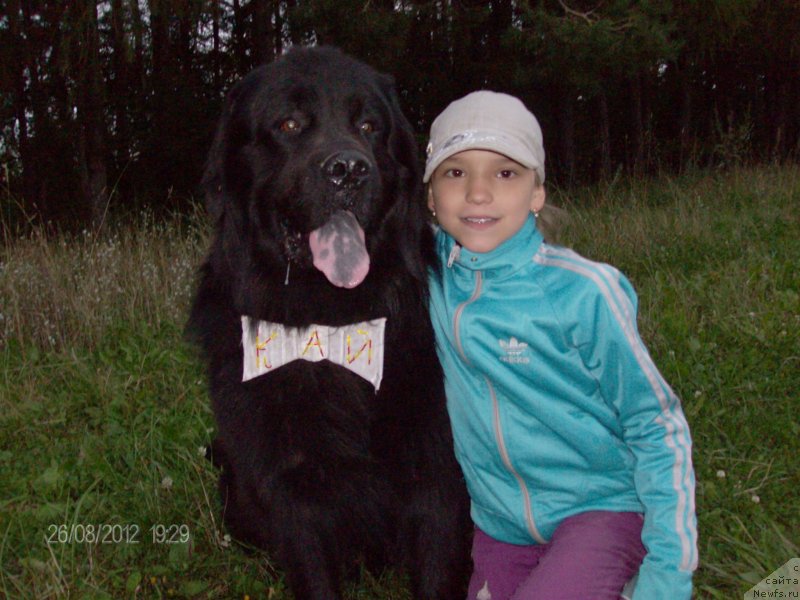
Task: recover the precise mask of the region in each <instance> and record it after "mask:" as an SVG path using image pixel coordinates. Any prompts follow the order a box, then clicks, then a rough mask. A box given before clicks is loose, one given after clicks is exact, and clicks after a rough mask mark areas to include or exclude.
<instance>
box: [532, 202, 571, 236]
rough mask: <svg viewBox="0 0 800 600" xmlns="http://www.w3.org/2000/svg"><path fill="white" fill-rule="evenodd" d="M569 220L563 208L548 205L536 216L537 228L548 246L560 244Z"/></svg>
mask: <svg viewBox="0 0 800 600" xmlns="http://www.w3.org/2000/svg"><path fill="white" fill-rule="evenodd" d="M568 220H569V214H568V213H567V211H566V210H564V209H563V208H559V207H558V206H555V205H554V204H547V203H545V205H544V206H543V207H542V209H541V210H540V211H539V212H538V214H537V215H536V228H537V229H538V230H539V231H540V232H541V234H542V236H543V237H544V241H545V242H547V243H548V244H558V243H559V241H560V233H561V230H562V229H563V228H564V226H565V225H566V223H567V221H568Z"/></svg>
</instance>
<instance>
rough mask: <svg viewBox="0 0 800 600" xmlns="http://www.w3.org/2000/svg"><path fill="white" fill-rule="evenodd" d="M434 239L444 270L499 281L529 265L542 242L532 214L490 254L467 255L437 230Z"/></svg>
mask: <svg viewBox="0 0 800 600" xmlns="http://www.w3.org/2000/svg"><path fill="white" fill-rule="evenodd" d="M436 236H437V242H438V244H437V246H438V249H439V257H440V258H441V259H442V261H443V262H444V265H443V267H444V268H445V269H447V268H457V269H467V270H469V271H482V272H484V274H485V275H486V276H488V277H503V276H504V275H507V274H511V273H514V272H516V271H518V270H519V269H521V268H522V267H523V266H525V265H526V264H528V263H530V261H531V259H532V258H533V255H534V254H536V252H537V250H538V249H539V246H541V244H542V241H543V239H542V234H541V233H539V230H538V229H537V228H536V219H535V218H534V216H533V214H531V215H529V216H528V218H527V220H526V221H525V224H524V225H523V226H522V228H521V229H520V230H519V231H518V232H517V233H515V234H514V235H513V236H511V237H510V238H509V239H507V240H506V241H505V242H503V243H502V244H500V245H499V246H498V247H497V248H495V249H494V250H492V251H490V252H470V251H469V250H467V249H466V248H464V247H462V246H461V245H460V244H458V243H457V242H456V241H455V240H454V239H453V238H452V237H451V236H450V234H448V233H446V232H445V231H444V230H443V229H441V228H439V229H438V231H437V233H436Z"/></svg>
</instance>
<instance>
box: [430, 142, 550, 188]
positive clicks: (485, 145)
mask: <svg viewBox="0 0 800 600" xmlns="http://www.w3.org/2000/svg"><path fill="white" fill-rule="evenodd" d="M465 150H489V151H490V152H497V153H498V154H502V155H503V156H507V157H508V158H510V159H511V160H513V161H516V162H518V163H519V164H521V165H522V166H523V167H526V168H528V169H533V170H534V171H536V172H537V173H538V174H539V179H540V180H542V181H544V176H543V173H542V166H541V165H540V164H539V163H538V161H536V160H535V159H534V158H533V156H532V152H531V151H530V150H528V149H527V148H525V147H524V146H522V145H521V144H519V143H511V142H509V141H508V140H506V139H503V138H502V137H501V136H498V135H496V134H494V133H492V132H478V133H472V134H470V135H469V136H468V137H466V138H465V139H463V140H460V141H458V142H456V143H453V144H450V145H446V146H445V147H444V148H441V149H440V150H439V151H438V152H436V153H434V154H432V155H431V157H430V158H429V159H428V161H427V163H426V164H425V174H424V175H423V177H422V181H423V183H428V181H430V178H431V175H433V173H434V171H436V169H437V168H438V167H439V165H441V164H442V163H443V162H444V161H446V160H447V159H448V158H450V157H451V156H453V155H454V154H458V153H459V152H464V151H465Z"/></svg>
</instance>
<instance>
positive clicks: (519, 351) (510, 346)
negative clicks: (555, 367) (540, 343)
mask: <svg viewBox="0 0 800 600" xmlns="http://www.w3.org/2000/svg"><path fill="white" fill-rule="evenodd" d="M498 341H499V343H500V347H501V348H502V349H503V352H505V354H504V355H503V356H501V357H500V360H502V361H503V362H506V363H510V364H528V363H529V362H531V359H530V357H528V356H523V354H524V353H525V351H526V350H527V349H528V344H526V343H525V342H520V341H519V340H518V339H517V338H515V337H512V338H511V339H510V340H508V341H505V340H498Z"/></svg>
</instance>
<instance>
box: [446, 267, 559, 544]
mask: <svg viewBox="0 0 800 600" xmlns="http://www.w3.org/2000/svg"><path fill="white" fill-rule="evenodd" d="M448 266H449V265H448ZM482 287H483V274H482V273H481V272H480V271H476V272H475V290H474V291H473V292H472V296H470V297H469V299H468V300H467V301H466V302H462V303H461V304H460V305H459V306H458V307H457V308H456V312H455V315H454V316H453V333H454V337H455V343H456V349H457V350H458V353H459V354H460V355H461V358H462V360H463V361H464V362H465V363H467V364H471V363H470V360H469V359H468V358H467V355H466V354H465V353H464V347H463V346H462V344H461V315H462V314H463V313H464V309H465V308H466V307H467V305H469V304H472V303H473V302H475V300H477V299H478V298H479V297H480V295H481V289H482ZM483 379H484V380H485V381H486V385H487V386H488V388H489V395H490V396H491V398H492V410H493V421H494V436H495V442H496V443H497V448H498V450H499V452H500V459H501V460H502V461H503V465H504V466H505V467H506V469H508V472H509V473H511V475H513V477H514V479H516V480H517V484H518V485H519V487H520V490H521V491H522V501H523V504H524V506H525V525H526V526H527V528H528V533H530V535H531V537H532V538H533V539H534V540H536V542H537V543H539V544H545V543H547V540H545V539H544V538H543V537H542V535H541V534H540V533H539V529H538V528H537V527H536V522H535V521H534V519H533V508H532V505H531V495H530V492H529V491H528V486H527V485H526V484H525V481H524V480H523V479H522V477H521V476H520V474H519V473H518V472H517V470H516V469H515V468H514V465H512V464H511V458H510V456H509V455H508V448H506V442H505V439H504V438H503V429H502V427H501V426H500V405H499V403H498V401H497V394H495V391H494V386H493V385H492V382H491V381H490V380H489V378H488V377H487V376H486V375H484V376H483Z"/></svg>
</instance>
